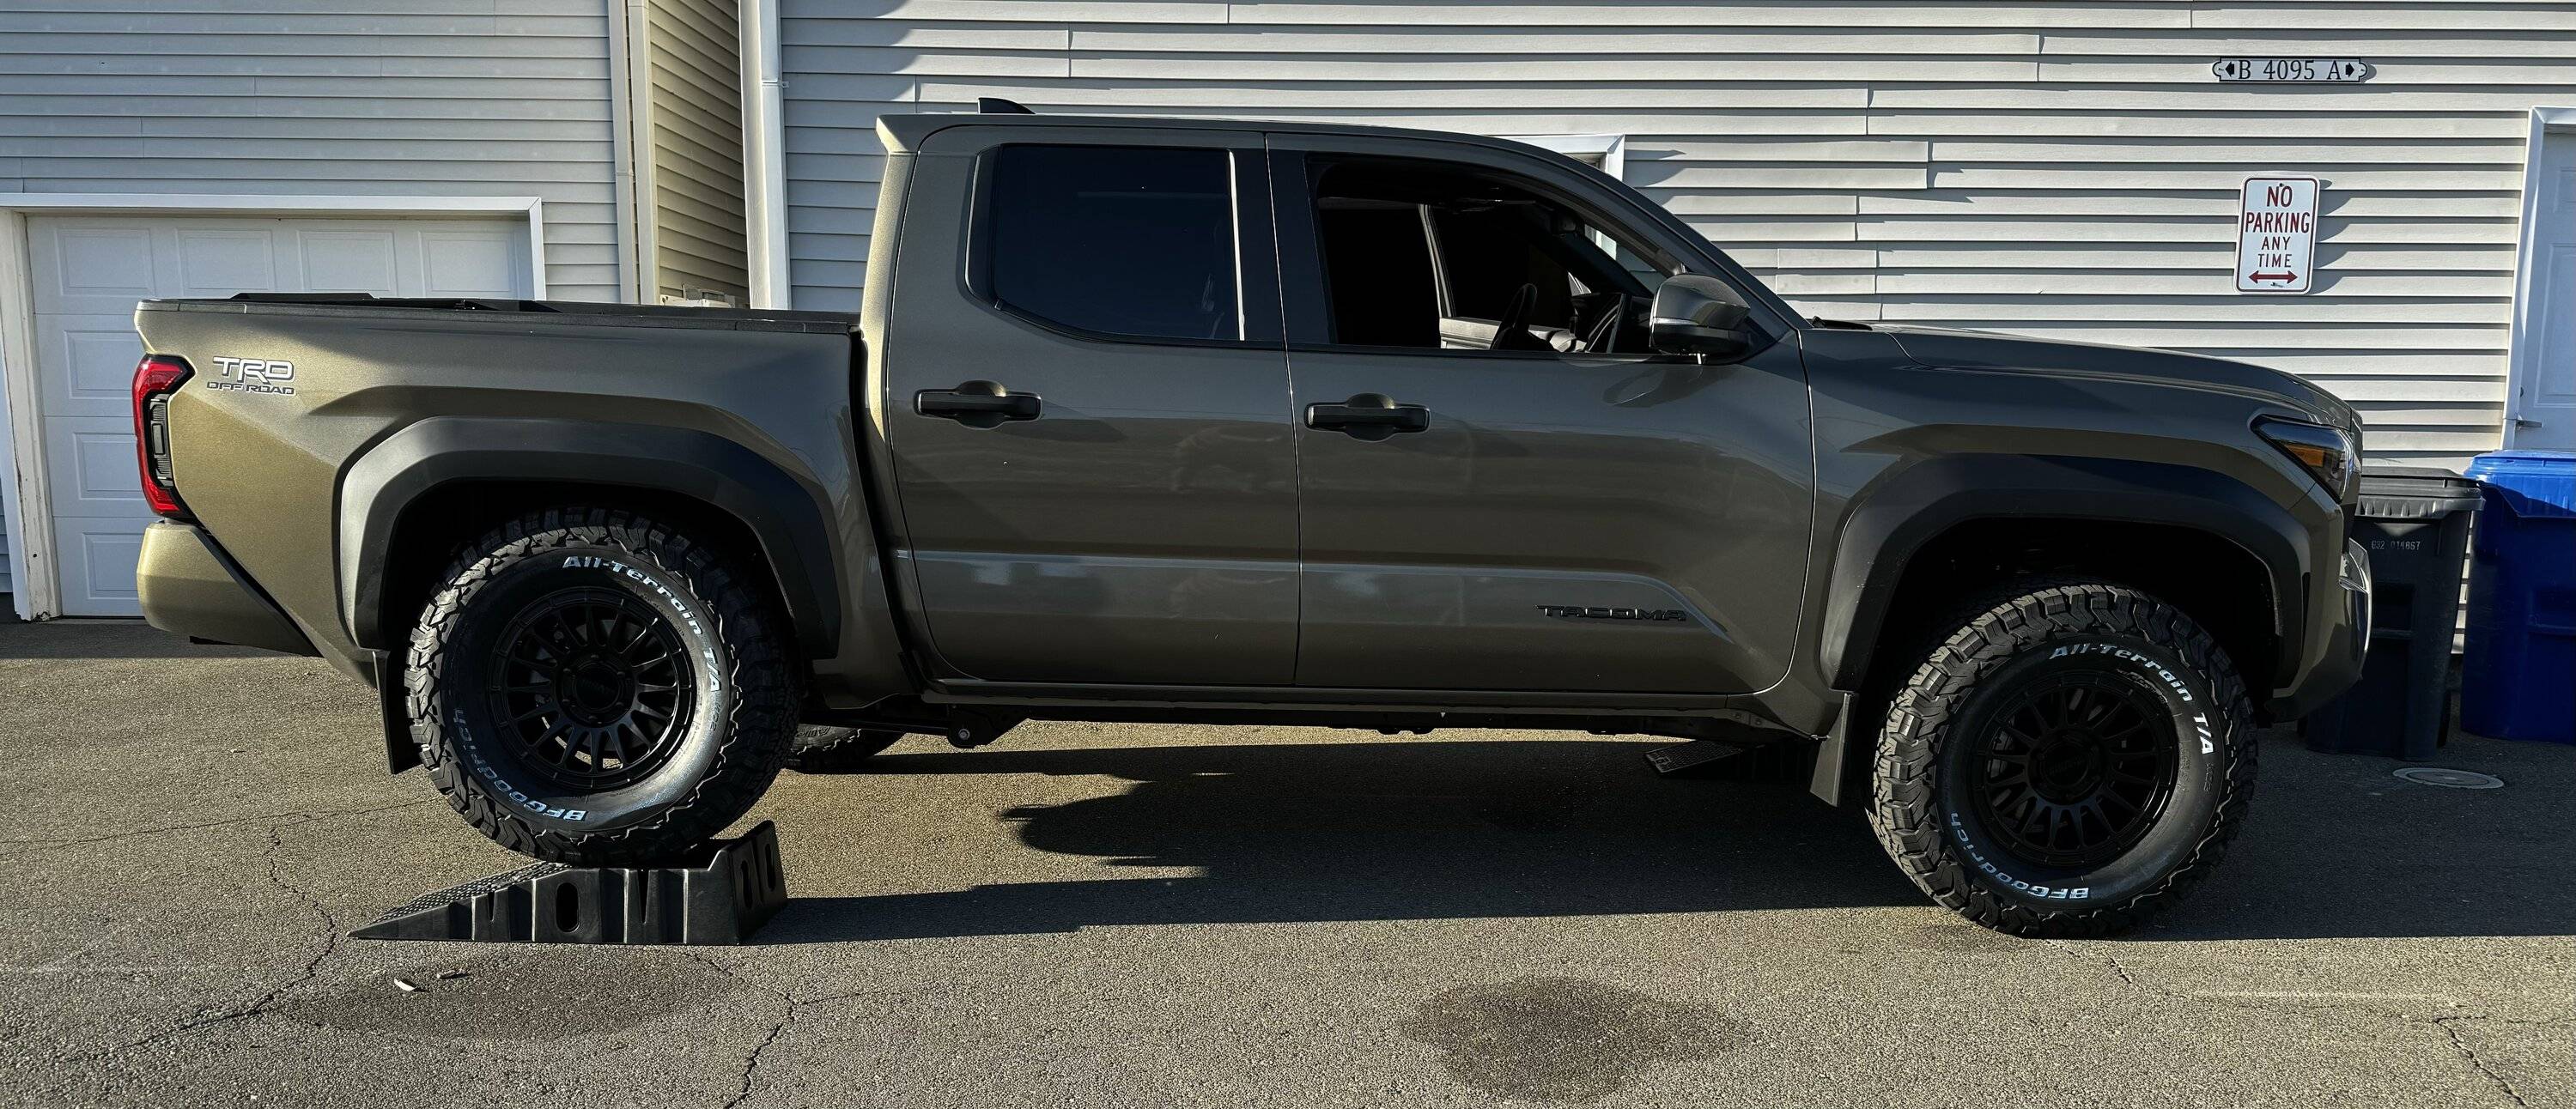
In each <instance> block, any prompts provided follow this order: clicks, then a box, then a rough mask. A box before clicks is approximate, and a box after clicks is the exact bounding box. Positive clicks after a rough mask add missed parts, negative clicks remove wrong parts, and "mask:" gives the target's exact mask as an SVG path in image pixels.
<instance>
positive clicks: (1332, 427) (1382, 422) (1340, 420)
mask: <svg viewBox="0 0 2576 1109" xmlns="http://www.w3.org/2000/svg"><path fill="white" fill-rule="evenodd" d="M1306 426H1307V427H1311V428H1314V429H1315V430H1317V431H1338V432H1341V433H1343V434H1345V435H1348V436H1350V437H1351V438H1353V439H1365V440H1368V441H1369V442H1372V443H1374V442H1376V441H1378V440H1380V439H1384V438H1386V437H1388V436H1390V435H1395V434H1398V433H1402V432H1413V431H1428V430H1430V429H1431V410H1430V409H1427V408H1424V407H1422V406H1421V405H1418V404H1397V403H1396V402H1395V401H1394V400H1392V399H1390V398H1388V397H1386V396H1384V395H1382V394H1379V393H1361V394H1360V395H1358V396H1355V397H1352V398H1351V399H1349V400H1346V401H1343V402H1341V403H1340V404H1310V405H1307V406H1306Z"/></svg>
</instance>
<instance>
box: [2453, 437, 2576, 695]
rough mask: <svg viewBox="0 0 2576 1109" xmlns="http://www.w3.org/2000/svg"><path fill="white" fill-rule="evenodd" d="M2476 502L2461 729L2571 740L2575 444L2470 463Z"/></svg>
mask: <svg viewBox="0 0 2576 1109" xmlns="http://www.w3.org/2000/svg"><path fill="white" fill-rule="evenodd" d="M2468 476H2470V477H2473V478H2476V479H2477V480H2478V482H2479V486H2480V489H2481V496H2482V497H2483V498H2484V504H2483V506H2482V507H2481V508H2480V510H2479V512H2478V524H2477V532H2476V537H2475V538H2474V539H2472V540H2471V542H2470V548H2469V620H2468V622H2469V628H2468V643H2467V649H2466V652H2465V657H2464V658H2463V659H2462V660H2461V663H2460V728H2461V729H2462V730H2463V731H2469V732H2475V733H2477V734H2478V735H2484V736H2494V737H2496V738H2498V739H2534V740H2543V741H2547V742H2551V743H2576V451H2497V452H2496V453H2494V454H2488V455H2480V456H2479V457H2478V458H2477V459H2475V460H2473V461H2471V462H2470V463H2469V470H2468Z"/></svg>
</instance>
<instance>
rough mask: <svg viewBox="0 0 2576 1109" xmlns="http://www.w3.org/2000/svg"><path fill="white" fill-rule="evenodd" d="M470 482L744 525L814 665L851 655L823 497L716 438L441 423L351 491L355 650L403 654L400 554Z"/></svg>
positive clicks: (567, 426)
mask: <svg viewBox="0 0 2576 1109" xmlns="http://www.w3.org/2000/svg"><path fill="white" fill-rule="evenodd" d="M459 481H538V482H564V483H568V484H578V485H597V486H611V487H617V486H622V487H626V488H632V489H646V490H652V491H655V492H661V493H670V494H677V495H680V496H685V497H689V498H692V499H695V500H698V501H702V502H704V503H706V504H708V505H712V506H714V507H715V508H716V509H717V510H718V511H721V512H724V513H726V514H728V515H730V516H732V517H733V518H734V519H736V520H738V521H740V522H741V523H742V524H743V526H744V527H745V528H746V529H748V530H749V531H750V532H751V534H752V537H753V538H754V539H755V540H756V541H757V542H758V543H759V544H760V552H759V553H760V555H761V557H762V559H763V560H765V561H766V562H767V564H768V566H767V568H768V570H769V572H770V574H771V575H772V580H773V581H774V583H775V584H776V585H777V587H778V591H779V595H780V597H781V599H782V600H783V601H784V602H785V603H786V607H787V616H788V620H789V622H790V623H791V624H793V625H794V626H795V629H796V637H797V643H798V645H799V646H800V647H802V648H803V650H804V652H805V655H806V657H807V658H813V659H826V658H831V657H833V656H834V655H836V654H838V653H839V644H840V636H841V605H840V589H839V583H838V582H837V580H836V579H835V577H834V570H833V567H835V566H837V565H839V562H838V553H839V552H838V551H837V550H836V549H835V547H834V543H833V538H832V535H833V533H832V528H831V526H830V523H829V521H830V519H831V516H830V513H829V512H828V511H827V509H826V507H825V502H824V499H823V495H822V493H821V492H819V491H818V490H817V489H815V488H814V487H813V486H812V485H810V484H808V483H806V482H803V481H800V480H798V479H797V478H795V477H794V476H792V475H790V474H789V473H788V472H787V471H786V470H784V469H782V468H781V467H779V466H778V465H777V464H776V463H774V462H771V461H770V460H768V459H766V458H763V457H761V456H760V455H759V454H756V453H754V452H753V451H752V450H751V449H750V448H748V447H745V446H743V445H742V444H740V443H736V442H734V441H732V440H729V439H725V438H723V437H721V436H718V435H714V434H711V433H709V432H704V431H698V430H695V429H691V428H680V427H660V426H654V425H649V424H621V423H606V422H600V421H589V420H560V419H514V418H475V417H438V418H433V419H427V420H422V421H420V422H418V423H414V424H412V425H410V426H408V427H405V428H404V429H402V430H401V431H398V432H396V433H394V434H393V435H390V436H388V437H386V438H385V439H384V440H383V441H381V442H379V443H377V444H376V445H375V446H374V447H373V448H370V449H369V450H368V451H367V452H366V453H365V454H363V455H361V456H359V458H358V460H357V461H356V462H355V463H353V464H352V465H351V466H350V467H349V469H348V473H347V475H346V477H344V478H343V479H342V481H341V483H340V499H339V511H338V513H337V516H338V528H339V535H338V537H337V539H338V549H339V558H338V560H337V561H338V563H339V566H338V575H339V593H340V610H341V618H342V621H343V622H344V623H345V624H346V625H347V627H348V631H349V636H350V639H351V641H352V642H354V643H356V644H357V645H358V646H359V647H362V648H367V649H371V650H398V649H399V645H398V644H393V643H390V642H389V641H388V640H389V637H390V636H391V635H393V634H394V633H395V631H396V629H390V628H387V627H386V626H385V621H384V619H383V617H382V610H383V607H384V605H383V601H384V593H385V580H384V572H385V562H386V553H387V550H388V544H389V543H390V542H391V541H392V538H393V533H394V528H395V526H396V525H397V524H398V523H399V522H400V521H401V520H402V517H403V512H404V510H405V509H406V508H408V507H409V506H410V505H411V504H412V503H413V502H414V501H417V500H418V499H419V498H420V497H421V496H422V495H424V494H426V493H428V492H430V491H431V490H434V489H437V488H439V487H440V486H443V485H447V484H449V483H452V482H459Z"/></svg>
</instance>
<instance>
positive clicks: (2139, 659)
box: [2048, 643, 2218, 755]
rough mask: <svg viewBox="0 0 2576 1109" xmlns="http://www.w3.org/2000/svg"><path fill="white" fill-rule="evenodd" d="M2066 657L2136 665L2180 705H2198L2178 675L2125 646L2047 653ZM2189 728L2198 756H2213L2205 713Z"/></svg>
mask: <svg viewBox="0 0 2576 1109" xmlns="http://www.w3.org/2000/svg"><path fill="white" fill-rule="evenodd" d="M2068 655H2108V656H2110V657H2112V658H2115V659H2118V660H2120V661H2122V662H2134V663H2137V664H2138V665H2139V666H2141V667H2144V668H2145V669H2146V670H2147V671H2148V672H2149V673H2152V674H2154V675H2155V676H2156V677H2158V678H2161V679H2163V680H2164V683H2165V685H2167V686H2169V687H2171V688H2172V689H2173V691H2174V696H2176V697H2180V698H2182V699H2183V703H2185V704H2194V705H2196V704H2199V703H2200V701H2199V699H2198V698H2195V697H2193V696H2192V695H2191V686H2189V685H2188V684H2185V683H2184V682H2183V680H2182V676H2181V675H2179V674H2176V673H2174V672H2173V671H2171V670H2168V669H2166V668H2165V664H2163V663H2161V662H2157V661H2156V660H2154V659H2151V658H2148V657H2147V656H2145V655H2142V654H2139V653H2138V652H2136V651H2132V650H2130V649H2128V648H2126V647H2120V646H2115V645H2113V644H2109V643H2075V644H2070V645H2068V646H2064V647H2060V648H2058V649H2056V650H2054V651H2050V652H2049V653H2048V657H2050V658H2065V657H2066V656H2068ZM2191 727H2192V730H2193V731H2195V732H2197V733H2199V735H2200V753H2201V754H2204V755H2209V754H2215V753H2217V751H2218V741H2217V739H2216V738H2215V737H2214V736H2212V735H2211V734H2210V730H2209V714H2207V713H2201V712H2195V713H2193V714H2191Z"/></svg>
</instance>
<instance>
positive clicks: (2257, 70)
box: [2209, 58, 2370, 84]
mask: <svg viewBox="0 0 2576 1109" xmlns="http://www.w3.org/2000/svg"><path fill="white" fill-rule="evenodd" d="M2209 71H2210V72H2211V73H2214V74H2217V75H2218V79H2219V80H2221V81H2254V82H2267V83H2273V84H2279V83H2283V82H2289V83H2302V82H2310V81H2314V82H2321V83H2326V84H2352V83H2355V82H2359V81H2366V80H2369V79H2370V67H2369V66H2368V65H2365V64H2363V63H2362V61H2361V60H2360V59H2358V58H2220V59H2218V60H2217V61H2214V62H2211V63H2209Z"/></svg>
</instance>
